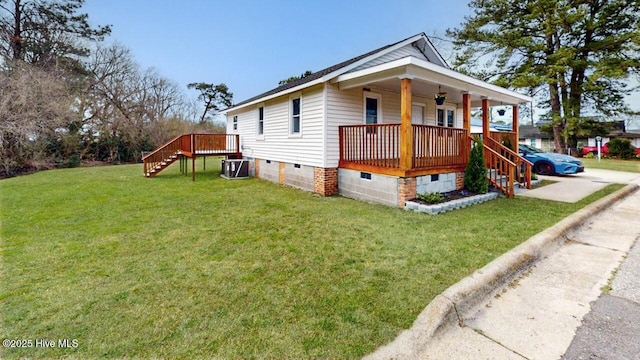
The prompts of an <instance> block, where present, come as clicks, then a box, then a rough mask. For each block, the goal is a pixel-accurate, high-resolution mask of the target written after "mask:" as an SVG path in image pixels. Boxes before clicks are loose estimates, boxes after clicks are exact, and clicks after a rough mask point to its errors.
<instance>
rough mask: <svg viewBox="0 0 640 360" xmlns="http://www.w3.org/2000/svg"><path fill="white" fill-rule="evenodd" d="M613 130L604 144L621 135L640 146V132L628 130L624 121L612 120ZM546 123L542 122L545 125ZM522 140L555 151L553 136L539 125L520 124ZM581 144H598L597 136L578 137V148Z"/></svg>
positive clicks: (634, 144)
mask: <svg viewBox="0 0 640 360" xmlns="http://www.w3.org/2000/svg"><path fill="white" fill-rule="evenodd" d="M609 123H610V124H611V129H612V130H611V131H610V132H609V133H608V134H607V135H606V136H603V137H602V144H605V143H607V142H609V140H611V139H614V138H617V137H620V138H624V139H629V140H630V141H631V145H633V146H635V147H640V132H634V131H627V130H626V127H625V124H624V121H610V122H609ZM543 124H544V123H540V125H543ZM519 135H520V142H521V143H523V144H527V145H531V146H534V147H537V148H539V149H542V150H544V151H548V152H554V145H553V136H552V135H551V134H549V133H548V132H544V131H541V130H540V128H539V127H538V126H534V125H520V129H519ZM581 146H596V138H595V136H590V137H583V138H578V148H580V147H581Z"/></svg>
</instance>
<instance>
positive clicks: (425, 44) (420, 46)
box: [345, 37, 448, 73]
mask: <svg viewBox="0 0 640 360" xmlns="http://www.w3.org/2000/svg"><path fill="white" fill-rule="evenodd" d="M430 44H431V43H430V42H429V41H428V39H427V38H426V37H420V38H419V39H418V40H416V41H414V42H412V43H409V44H405V45H404V46H402V47H400V48H397V49H394V50H393V51H390V52H388V53H386V54H381V55H380V56H378V57H376V58H374V59H371V60H370V61H368V62H366V63H364V64H362V65H359V66H357V67H355V68H353V69H350V70H349V71H347V72H345V73H351V72H355V71H358V70H363V69H367V68H370V67H373V66H376V65H380V64H385V63H388V62H391V61H394V60H398V59H402V58H404V57H407V56H413V57H415V58H418V59H421V60H425V61H428V62H431V63H434V64H437V65H440V66H443V67H448V66H447V64H446V63H445V62H444V60H442V58H441V57H440V55H439V54H438V53H437V51H436V50H435V48H433V46H431V45H430Z"/></svg>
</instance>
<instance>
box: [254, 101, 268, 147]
mask: <svg viewBox="0 0 640 360" xmlns="http://www.w3.org/2000/svg"><path fill="white" fill-rule="evenodd" d="M260 108H262V133H260ZM266 110H267V109H266V107H265V106H264V103H260V104H258V105H257V106H256V140H264V121H265V113H266Z"/></svg>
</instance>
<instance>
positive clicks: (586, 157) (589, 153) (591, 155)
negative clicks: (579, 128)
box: [584, 152, 596, 159]
mask: <svg viewBox="0 0 640 360" xmlns="http://www.w3.org/2000/svg"><path fill="white" fill-rule="evenodd" d="M595 157H596V156H595V155H594V154H593V153H592V152H588V153H587V154H586V155H585V156H584V158H585V159H593V158H595Z"/></svg>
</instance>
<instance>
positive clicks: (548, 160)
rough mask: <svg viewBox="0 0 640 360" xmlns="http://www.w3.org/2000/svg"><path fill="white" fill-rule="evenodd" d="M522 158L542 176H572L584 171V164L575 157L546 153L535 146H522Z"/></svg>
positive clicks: (520, 147)
mask: <svg viewBox="0 0 640 360" xmlns="http://www.w3.org/2000/svg"><path fill="white" fill-rule="evenodd" d="M518 150H520V156H522V157H524V158H525V159H527V160H528V161H530V162H531V163H532V164H533V167H532V168H531V171H533V172H534V173H536V174H540V175H570V174H576V173H579V172H583V171H584V165H583V164H582V162H581V161H580V160H578V159H576V158H574V157H573V156H569V155H564V154H555V153H548V152H544V151H542V150H540V149H538V148H534V147H533V146H529V145H524V144H520V145H519V149H518Z"/></svg>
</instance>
